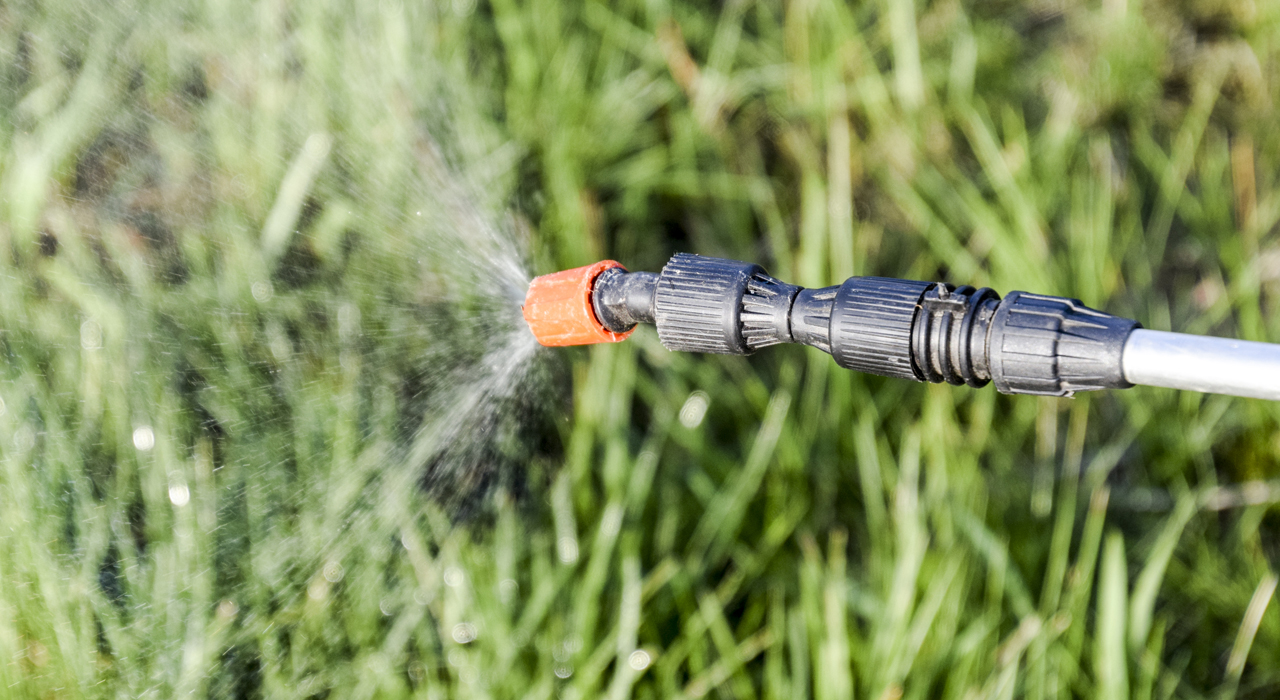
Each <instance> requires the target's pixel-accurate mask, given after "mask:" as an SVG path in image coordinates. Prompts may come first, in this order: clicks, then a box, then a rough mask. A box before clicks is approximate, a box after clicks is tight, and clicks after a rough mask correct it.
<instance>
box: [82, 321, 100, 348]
mask: <svg viewBox="0 0 1280 700" xmlns="http://www.w3.org/2000/svg"><path fill="white" fill-rule="evenodd" d="M80 347H82V348H84V349H85V350H97V349H98V348H101V347H102V326H99V325H98V324H96V323H94V322H93V321H85V322H84V323H81V324H80Z"/></svg>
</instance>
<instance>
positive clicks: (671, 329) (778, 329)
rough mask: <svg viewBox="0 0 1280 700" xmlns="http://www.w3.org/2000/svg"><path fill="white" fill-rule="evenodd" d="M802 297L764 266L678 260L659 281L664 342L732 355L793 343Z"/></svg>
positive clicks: (683, 256) (657, 312)
mask: <svg viewBox="0 0 1280 700" xmlns="http://www.w3.org/2000/svg"><path fill="white" fill-rule="evenodd" d="M799 291H800V288H799V287H795V286H792V285H789V284H783V283H782V282H779V281H778V280H776V279H774V278H772V277H770V276H769V275H767V274H765V271H764V268H762V267H760V266H759V265H752V264H750V263H741V262H737V261H735V260H722V259H720V258H708V257H703V256H701V255H691V254H688V253H680V254H677V255H675V256H673V257H672V258H671V260H670V261H668V262H667V264H666V266H665V267H663V268H662V274H661V275H659V276H658V284H657V289H656V291H655V294H654V320H655V323H656V324H657V326H658V339H659V340H661V341H662V345H663V346H664V347H666V348H667V349H668V350H675V351H682V352H712V353H720V354H728V355H745V354H747V353H750V352H752V351H754V350H756V349H758V348H762V347H765V346H768V345H775V344H777V343H789V342H792V338H791V327H790V320H789V314H790V312H791V302H792V301H793V300H794V299H795V295H796V293H797V292H799Z"/></svg>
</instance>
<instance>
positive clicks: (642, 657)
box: [627, 649, 653, 671]
mask: <svg viewBox="0 0 1280 700" xmlns="http://www.w3.org/2000/svg"><path fill="white" fill-rule="evenodd" d="M652 662H653V659H652V658H651V657H650V656H649V652H647V651H645V650H644V649H636V650H635V651H633V652H631V656H628V657H627V665H628V666H630V667H631V668H633V669H635V670H637V671H643V670H645V669H646V668H649V664H650V663H652Z"/></svg>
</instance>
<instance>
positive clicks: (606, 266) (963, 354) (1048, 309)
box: [524, 253, 1280, 399]
mask: <svg viewBox="0 0 1280 700" xmlns="http://www.w3.org/2000/svg"><path fill="white" fill-rule="evenodd" d="M524 318H525V320H526V321H528V323H529V328H530V329H531V330H532V331H533V334H534V336H535V337H536V338H537V339H538V342H540V343H542V344H543V345H587V344H591V343H607V342H615V343H616V342H618V341H621V340H624V339H626V337H627V336H628V335H630V334H631V332H632V330H634V328H635V326H636V324H638V323H651V324H654V325H655V326H656V327H657V330H658V339H659V340H661V341H662V345H663V346H664V347H666V348H667V349H668V350H675V351H684V352H711V353H722V354H730V355H746V354H749V353H751V352H754V351H755V350H757V349H759V348H763V347H766V346H769V345H775V344H778V343H799V344H802V345H809V346H812V347H815V348H818V349H820V350H822V351H823V352H827V353H830V354H831V356H832V357H833V358H835V361H836V364H838V365H840V366H841V367H844V368H846V369H852V370H856V371H859V372H868V373H871V374H879V375H883V376H889V377H898V378H901V379H914V380H916V381H925V382H933V383H940V382H947V383H949V384H968V385H969V386H975V387H978V386H983V385H985V384H987V383H989V382H990V383H994V384H995V385H996V388H997V389H999V390H1000V391H1001V392H1003V393H1006V394H1040V395H1045V396H1070V395H1071V394H1072V393H1074V392H1076V391H1087V390H1090V389H1123V388H1126V387H1129V386H1132V385H1133V384H1151V385H1155V386H1167V387H1172V388H1184V389H1192V390H1196V391H1212V392H1216V393H1225V394H1233V395H1237V396H1252V397H1257V398H1270V399H1280V346H1277V345H1268V344H1265V343H1247V342H1243V341H1234V340H1227V339H1221V338H1198V337H1195V336H1186V335H1181V334H1177V333H1158V332H1156V331H1146V330H1143V329H1142V327H1141V326H1140V325H1139V324H1138V323H1137V322H1136V321H1133V320H1130V319H1126V318H1120V317H1118V316H1112V315H1110V314H1107V313H1103V312H1101V311H1096V310H1094V309H1091V308H1088V307H1087V306H1085V305H1084V304H1082V303H1080V302H1079V301H1077V300H1075V299H1068V298H1064V297H1055V296H1046V295H1041V294H1029V293H1026V292H1010V293H1009V294H1008V295H1006V296H1005V297H1004V298H1003V299H1002V298H1001V297H1000V295H999V294H996V293H995V292H994V291H993V290H991V289H975V288H973V287H968V286H962V287H954V286H951V285H948V284H943V283H939V282H917V281H912V280H900V279H889V278H885V277H850V278H849V279H847V280H845V281H844V283H843V284H840V285H836V286H832V287H825V288H822V289H805V288H803V287H798V286H795V285H790V284H786V283H784V282H781V281H779V280H776V279H774V278H773V277H770V276H769V275H768V274H767V273H766V272H765V271H764V269H763V268H761V267H760V266H759V265H754V264H751V263H744V262H738V261H736V260H723V259H720V258H708V257H703V256H701V255H690V254H687V253H679V254H677V255H675V256H673V257H672V258H671V260H670V261H668V262H667V264H666V265H665V266H664V267H663V268H662V272H661V273H660V274H653V273H650V272H627V270H626V269H625V268H623V267H622V266H621V265H619V264H618V263H616V262H613V261H612V260H606V261H603V262H599V263H596V264H595V265H590V266H587V267H580V268H577V269H574V270H566V271H564V272H557V273H554V274H550V275H545V276H543V277H539V278H537V279H535V280H534V281H533V283H532V284H531V285H530V286H529V294H528V297H527V298H526V299H525V304H524ZM1245 367H1248V368H1249V370H1248V371H1244V369H1243V368H1245Z"/></svg>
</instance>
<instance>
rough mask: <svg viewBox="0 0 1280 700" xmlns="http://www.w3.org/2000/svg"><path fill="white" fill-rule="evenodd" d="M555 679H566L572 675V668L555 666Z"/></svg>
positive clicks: (564, 665) (567, 665) (560, 665)
mask: <svg viewBox="0 0 1280 700" xmlns="http://www.w3.org/2000/svg"><path fill="white" fill-rule="evenodd" d="M555 672H556V678H562V679H563V678H568V677H569V676H572V675H573V667H572V666H570V665H569V664H556V667H555Z"/></svg>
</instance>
